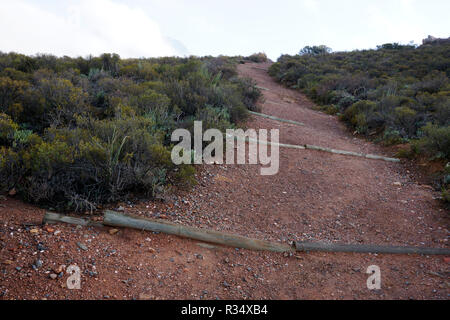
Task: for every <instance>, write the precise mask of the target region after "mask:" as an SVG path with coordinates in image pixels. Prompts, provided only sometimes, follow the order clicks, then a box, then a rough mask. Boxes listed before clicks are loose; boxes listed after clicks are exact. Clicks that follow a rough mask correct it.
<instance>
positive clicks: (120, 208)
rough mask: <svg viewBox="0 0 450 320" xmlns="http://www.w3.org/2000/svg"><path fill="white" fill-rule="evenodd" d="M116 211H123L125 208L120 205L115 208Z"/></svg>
mask: <svg viewBox="0 0 450 320" xmlns="http://www.w3.org/2000/svg"><path fill="white" fill-rule="evenodd" d="M117 211H125V208H124V207H122V206H120V207H118V208H117Z"/></svg>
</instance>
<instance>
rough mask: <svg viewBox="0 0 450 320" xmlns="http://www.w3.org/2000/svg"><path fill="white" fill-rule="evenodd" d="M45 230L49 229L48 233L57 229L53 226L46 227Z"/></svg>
mask: <svg viewBox="0 0 450 320" xmlns="http://www.w3.org/2000/svg"><path fill="white" fill-rule="evenodd" d="M45 231H47V232H48V233H53V232H55V229H53V228H51V227H46V228H45Z"/></svg>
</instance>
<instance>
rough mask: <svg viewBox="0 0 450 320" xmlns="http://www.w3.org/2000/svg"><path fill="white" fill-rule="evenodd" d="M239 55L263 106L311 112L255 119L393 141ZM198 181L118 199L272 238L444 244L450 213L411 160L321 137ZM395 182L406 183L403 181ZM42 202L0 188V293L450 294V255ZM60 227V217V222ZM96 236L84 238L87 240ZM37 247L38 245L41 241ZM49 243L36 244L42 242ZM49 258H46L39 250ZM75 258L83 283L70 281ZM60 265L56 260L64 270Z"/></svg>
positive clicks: (289, 128)
mask: <svg viewBox="0 0 450 320" xmlns="http://www.w3.org/2000/svg"><path fill="white" fill-rule="evenodd" d="M268 66H269V64H252V63H247V64H244V65H240V66H239V73H240V74H241V75H242V76H249V77H252V78H253V79H255V80H256V81H257V83H258V85H259V86H261V87H264V88H266V89H268V90H263V93H264V97H265V102H264V103H263V104H262V112H263V113H266V114H270V115H274V116H277V117H280V118H286V119H291V120H296V121H300V122H303V123H305V126H296V125H290V124H286V123H281V122H277V121H273V120H269V119H264V118H260V117H253V118H252V119H251V120H250V122H249V123H248V127H249V128H256V129H258V128H267V129H271V128H278V129H280V142H282V143H290V144H315V145H320V146H324V147H332V148H336V149H343V150H349V151H358V152H364V153H373V154H380V155H383V154H384V155H387V156H392V155H390V154H386V151H385V150H383V148H381V147H379V146H376V145H374V144H371V143H368V142H366V141H363V140H361V139H357V138H355V137H353V136H352V135H351V134H350V133H349V132H348V131H347V130H346V129H345V128H344V126H343V125H342V123H340V122H339V121H338V120H337V118H336V117H333V116H328V115H326V114H323V113H320V112H316V111H314V110H312V109H311V108H310V107H311V106H312V103H311V102H310V101H308V100H307V99H306V98H305V97H304V96H303V95H302V94H300V93H298V92H295V91H293V90H289V89H286V88H283V87H281V86H280V85H278V84H276V83H275V82H274V81H273V80H272V79H271V78H270V77H269V76H268V75H267V72H266V71H265V70H263V69H267V68H268ZM198 180H199V182H200V183H199V185H198V186H196V187H195V188H194V190H191V191H190V192H179V193H178V194H177V195H174V196H172V197H171V199H170V200H169V201H168V202H167V203H164V204H161V203H153V202H149V201H142V202H141V203H139V204H122V205H123V206H124V207H125V212H129V213H133V214H139V215H142V216H148V217H160V218H167V219H169V220H172V221H178V222H182V223H187V224H190V225H195V226H200V227H208V228H214V229H217V230H225V231H229V232H233V233H238V234H241V235H245V236H251V237H256V238H260V239H270V240H275V241H283V242H286V241H289V240H321V241H339V242H345V243H373V244H393V245H417V246H432V247H445V246H447V245H448V243H447V241H448V235H449V234H448V213H447V212H444V210H443V209H442V208H441V207H440V206H439V204H438V202H437V201H436V200H434V199H433V197H434V196H436V195H435V194H433V191H431V190H430V188H429V187H428V186H425V185H419V184H418V183H417V182H416V181H415V179H414V177H413V175H412V174H410V173H409V172H408V171H407V169H406V168H405V166H404V164H402V163H388V162H384V161H376V160H367V159H360V158H355V157H349V156H342V155H335V154H329V153H324V152H319V151H312V150H291V149H280V171H279V173H278V174H277V175H275V176H261V175H259V166H258V165H240V166H232V165H215V166H203V167H202V168H201V170H200V171H199V174H198ZM399 183H400V184H401V185H399ZM43 212H44V211H43V210H41V209H38V208H35V207H32V206H29V205H25V204H23V203H22V202H20V201H17V200H14V199H7V200H3V201H0V222H1V223H0V263H1V265H0V298H1V297H3V298H4V299H12V298H16V299H17V298H27V299H43V298H45V299H65V298H67V299H86V298H89V299H114V298H116V299H140V298H141V299H227V298H228V299H230V298H232V299H409V298H414V299H424V298H427V299H448V298H449V295H450V289H449V284H450V283H449V281H448V279H449V278H448V275H449V271H450V269H449V264H448V261H447V260H445V259H443V258H442V257H428V256H406V255H396V256H393V255H368V254H342V253H339V254H326V253H310V254H299V255H298V256H297V257H295V256H293V257H288V256H283V255H280V254H275V253H265V252H252V251H248V250H236V249H233V248H218V247H215V248H214V247H213V248H210V247H205V246H200V245H199V244H198V243H197V242H195V241H190V240H184V239H180V238H177V237H172V236H166V235H161V234H152V233H146V232H139V231H132V230H120V231H119V232H118V233H117V234H110V233H109V232H108V231H109V230H108V229H106V228H105V229H104V230H100V229H92V228H75V227H71V226H64V225H57V226H54V227H52V228H54V229H55V230H46V229H45V228H44V229H40V228H37V229H38V233H33V232H35V231H32V229H33V227H24V226H22V223H23V222H26V221H28V222H29V221H38V220H40V219H41V218H42V215H43ZM55 231H60V233H58V234H56V235H55V234H54V232H55ZM77 242H82V243H84V244H85V245H86V246H87V250H83V249H81V248H80V247H79V245H77ZM39 243H41V244H40V247H39V248H38V244H39ZM42 247H44V250H41V251H39V250H37V249H42ZM37 259H40V260H41V261H42V266H40V267H39V268H37V269H36V270H34V269H33V267H31V264H33V263H34V264H36V263H35V262H36V260H37ZM69 264H77V265H78V266H80V268H81V270H82V277H81V281H82V284H81V286H82V289H81V290H68V289H67V288H65V282H66V278H67V275H61V276H62V277H61V278H56V279H54V280H52V279H50V278H49V275H50V274H52V273H54V272H55V271H54V269H57V267H58V266H59V265H69ZM370 265H378V266H380V268H381V275H382V289H381V290H377V291H369V290H368V289H367V287H366V280H367V277H368V275H366V274H365V270H366V269H367V267H368V266H370ZM58 271H59V270H58Z"/></svg>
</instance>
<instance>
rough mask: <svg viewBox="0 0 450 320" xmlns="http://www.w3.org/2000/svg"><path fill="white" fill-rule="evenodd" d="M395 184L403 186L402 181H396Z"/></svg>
mask: <svg viewBox="0 0 450 320" xmlns="http://www.w3.org/2000/svg"><path fill="white" fill-rule="evenodd" d="M394 186H397V187H401V186H402V183H401V182H399V181H396V182H394Z"/></svg>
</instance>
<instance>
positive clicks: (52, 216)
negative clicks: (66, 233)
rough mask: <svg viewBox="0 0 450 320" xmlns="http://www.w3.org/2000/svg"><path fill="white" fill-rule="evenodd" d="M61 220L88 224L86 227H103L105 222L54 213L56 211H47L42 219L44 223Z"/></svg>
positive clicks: (76, 223)
mask: <svg viewBox="0 0 450 320" xmlns="http://www.w3.org/2000/svg"><path fill="white" fill-rule="evenodd" d="M59 222H63V223H68V224H74V225H80V226H86V227H102V226H103V224H102V223H100V222H95V221H92V220H89V219H82V218H76V217H70V216H65V215H62V214H59V213H54V212H46V213H45V215H44V219H43V221H42V223H44V224H45V223H48V224H53V223H59Z"/></svg>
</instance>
